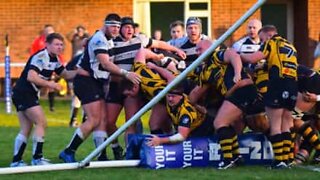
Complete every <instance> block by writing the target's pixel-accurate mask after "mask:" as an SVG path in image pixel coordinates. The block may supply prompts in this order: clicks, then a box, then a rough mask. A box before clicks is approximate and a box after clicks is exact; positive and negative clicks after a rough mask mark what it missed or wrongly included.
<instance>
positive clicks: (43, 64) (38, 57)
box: [14, 49, 65, 93]
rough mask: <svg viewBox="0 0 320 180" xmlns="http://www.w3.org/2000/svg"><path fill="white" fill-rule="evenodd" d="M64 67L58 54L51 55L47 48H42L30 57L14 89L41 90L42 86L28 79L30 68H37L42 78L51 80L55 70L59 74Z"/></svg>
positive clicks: (25, 90)
mask: <svg viewBox="0 0 320 180" xmlns="http://www.w3.org/2000/svg"><path fill="white" fill-rule="evenodd" d="M64 69H65V68H64V66H63V65H62V64H61V63H60V60H59V59H58V56H50V55H49V53H48V51H47V49H42V50H40V51H38V52H37V53H35V54H34V55H32V56H31V57H30V58H29V60H28V62H27V64H26V66H25V68H24V69H23V71H22V73H21V75H20V78H19V79H18V81H17V83H16V85H15V87H14V90H18V91H19V92H21V91H23V92H26V93H28V92H30V93H38V92H39V89H40V86H37V85H35V84H34V83H31V82H30V81H28V80H27V77H28V72H29V70H35V71H36V72H37V73H38V75H39V77H40V78H42V79H44V80H50V78H51V76H52V74H53V72H55V73H56V74H58V75H59V74H60V73H62V71H63V70H64Z"/></svg>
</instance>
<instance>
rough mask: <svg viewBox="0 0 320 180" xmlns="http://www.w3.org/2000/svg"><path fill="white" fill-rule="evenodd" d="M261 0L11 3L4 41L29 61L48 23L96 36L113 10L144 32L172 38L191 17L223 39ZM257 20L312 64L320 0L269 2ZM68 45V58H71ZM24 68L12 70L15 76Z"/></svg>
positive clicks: (0, 51)
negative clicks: (177, 23) (177, 24)
mask: <svg viewBox="0 0 320 180" xmlns="http://www.w3.org/2000/svg"><path fill="white" fill-rule="evenodd" d="M255 2H256V1H255V0H185V1H181V0H121V1H119V0H114V1H111V0H77V1H71V0H22V1H19V0H15V1H13V0H8V1H0V39H1V38H2V39H4V37H5V34H8V35H9V41H10V55H11V61H12V62H13V63H15V62H26V61H27V59H28V57H29V55H30V54H29V49H30V45H31V42H32V41H33V40H34V38H35V37H37V36H38V35H39V31H40V30H41V29H42V27H43V25H44V24H53V25H54V27H55V29H56V31H57V32H59V33H61V34H62V35H64V36H66V35H67V34H68V33H70V32H71V31H72V30H73V29H74V28H75V27H76V26H77V25H79V24H81V25H84V26H85V27H87V29H88V30H89V32H90V33H91V34H92V33H93V32H94V31H95V30H96V29H98V28H100V27H101V25H102V24H103V19H104V18H105V15H106V14H107V13H110V12H116V13H119V14H120V15H121V16H133V18H134V20H135V21H137V22H138V23H139V24H140V26H141V29H142V31H143V32H145V33H146V34H147V35H149V36H150V35H151V32H152V31H153V30H154V29H161V30H162V31H163V33H164V35H165V36H168V31H169V30H168V25H169V23H170V22H172V21H173V20H177V19H180V20H183V21H185V20H186V19H187V18H188V17H189V16H198V17H201V19H202V20H203V27H204V33H207V34H208V35H211V37H213V38H218V37H219V36H220V35H221V34H223V33H224V32H225V31H226V29H228V28H229V27H230V26H231V25H232V24H233V23H234V22H235V21H236V20H238V19H239V18H240V17H241V16H242V15H243V14H244V13H245V12H246V11H247V10H248V9H249V8H250V7H251V6H252V5H253V4H254V3H255ZM253 17H256V18H260V19H261V20H262V22H263V24H275V25H276V26H277V27H278V28H279V33H280V34H281V35H283V36H285V37H287V38H288V39H289V40H290V41H292V42H293V43H294V44H295V46H296V48H297V49H298V53H299V59H300V63H303V64H306V65H309V66H312V63H313V62H312V61H313V58H312V53H313V50H314V48H315V43H316V41H318V38H319V32H320V26H319V25H320V1H319V0H268V1H267V2H266V4H264V5H263V7H262V9H260V10H259V11H257V12H256V13H255V14H254V16H253ZM245 27H246V24H244V25H243V26H242V27H241V28H240V29H238V30H237V31H236V32H235V33H234V34H233V35H232V36H231V37H230V38H229V39H228V40H227V41H226V42H225V44H226V45H231V44H232V43H233V42H234V41H236V40H237V39H239V38H240V37H241V36H243V35H244V34H245ZM4 49H5V47H4V45H3V43H2V44H0V59H1V60H0V69H1V70H0V77H1V78H3V76H4V68H3V62H4ZM70 51H71V48H70V42H68V41H66V48H65V53H64V57H65V59H66V60H68V59H69V58H70V54H71V52H70ZM21 69H22V68H21V67H20V68H16V67H14V66H12V73H11V76H12V77H18V76H19V74H20V71H21Z"/></svg>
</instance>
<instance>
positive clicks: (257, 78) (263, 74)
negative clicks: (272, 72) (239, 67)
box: [253, 69, 269, 94]
mask: <svg viewBox="0 0 320 180" xmlns="http://www.w3.org/2000/svg"><path fill="white" fill-rule="evenodd" d="M253 80H254V84H255V85H256V87H257V89H258V91H259V93H261V94H265V93H266V92H267V89H268V88H267V83H268V80H269V73H268V70H267V69H259V70H256V71H255V72H254V78H253Z"/></svg>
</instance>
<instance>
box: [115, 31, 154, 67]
mask: <svg viewBox="0 0 320 180" xmlns="http://www.w3.org/2000/svg"><path fill="white" fill-rule="evenodd" d="M113 42H114V50H113V52H114V64H116V65H117V66H119V67H120V68H122V69H125V70H127V71H131V68H132V64H133V61H134V58H135V56H136V54H137V52H138V50H139V49H140V48H142V47H143V48H148V47H150V46H151V45H152V39H151V38H148V37H147V36H145V35H143V34H141V35H138V36H134V37H133V38H132V39H130V40H129V41H125V40H124V39H123V38H122V37H121V36H118V37H117V38H115V39H114V40H113Z"/></svg>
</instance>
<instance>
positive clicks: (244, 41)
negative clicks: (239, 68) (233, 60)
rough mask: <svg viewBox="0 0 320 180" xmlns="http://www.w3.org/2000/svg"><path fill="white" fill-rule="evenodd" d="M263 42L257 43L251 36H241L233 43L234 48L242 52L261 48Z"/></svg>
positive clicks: (251, 51) (250, 51)
mask: <svg viewBox="0 0 320 180" xmlns="http://www.w3.org/2000/svg"><path fill="white" fill-rule="evenodd" d="M260 46H261V43H260V42H259V43H256V42H254V41H252V40H251V38H250V37H249V36H246V37H244V38H241V39H240V40H239V41H237V42H235V43H234V44H233V45H232V48H233V49H235V50H236V51H237V52H238V53H239V54H240V53H253V52H256V51H258V50H259V49H260Z"/></svg>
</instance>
